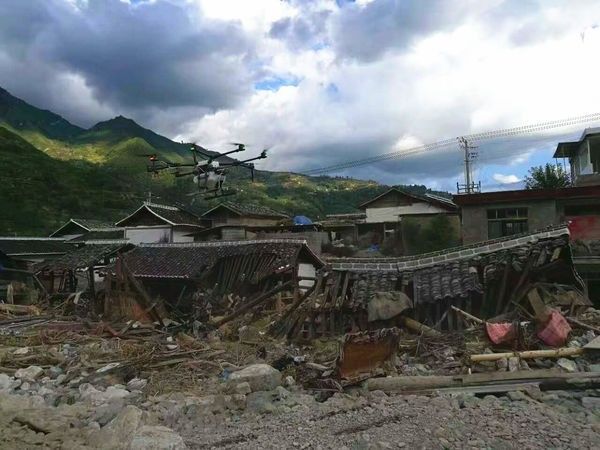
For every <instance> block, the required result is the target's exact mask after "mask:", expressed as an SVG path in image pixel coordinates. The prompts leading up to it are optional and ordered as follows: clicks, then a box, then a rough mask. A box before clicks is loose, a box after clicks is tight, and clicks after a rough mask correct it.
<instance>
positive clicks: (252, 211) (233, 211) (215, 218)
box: [202, 202, 290, 227]
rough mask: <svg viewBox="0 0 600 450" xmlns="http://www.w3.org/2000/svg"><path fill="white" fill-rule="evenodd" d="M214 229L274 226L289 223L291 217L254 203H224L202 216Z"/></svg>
mask: <svg viewBox="0 0 600 450" xmlns="http://www.w3.org/2000/svg"><path fill="white" fill-rule="evenodd" d="M202 218H203V219H208V220H209V221H210V222H211V224H212V227H218V226H222V225H244V226H245V225H248V226H260V225H263V226H273V225H278V224H279V223H280V222H281V221H289V220H290V216H288V215H287V214H284V213H282V212H279V211H275V210H274V209H271V208H267V207H266V206H260V205H255V204H252V203H245V204H241V203H234V202H223V203H220V204H218V205H217V206H215V207H214V208H211V209H209V210H208V211H206V212H205V213H204V214H202Z"/></svg>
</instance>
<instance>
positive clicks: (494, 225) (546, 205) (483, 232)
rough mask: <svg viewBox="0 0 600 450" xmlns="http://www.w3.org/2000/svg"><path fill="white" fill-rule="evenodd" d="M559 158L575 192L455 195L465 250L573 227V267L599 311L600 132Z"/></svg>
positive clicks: (588, 133) (564, 145)
mask: <svg viewBox="0 0 600 450" xmlns="http://www.w3.org/2000/svg"><path fill="white" fill-rule="evenodd" d="M554 157H555V158H564V159H568V160H569V164H570V167H571V179H572V182H573V185H572V186H571V187H565V188H558V189H523V190H514V191H496V192H485V193H475V194H463V195H455V196H454V202H455V203H456V204H458V205H459V206H460V208H461V220H462V238H463V242H464V243H465V244H474V243H477V242H482V241H485V240H487V239H496V238H501V237H504V236H511V235H515V234H519V233H526V232H528V231H529V230H536V229H540V228H543V227H546V226H549V225H555V226H556V225H559V224H562V223H567V224H569V229H570V234H571V243H572V246H573V251H574V262H575V267H576V268H577V271H578V272H579V274H580V275H581V276H582V278H583V279H584V281H585V284H586V290H587V293H588V295H589V297H590V299H591V300H592V301H594V302H595V303H596V305H597V306H598V305H600V303H599V302H600V130H599V129H587V130H585V131H584V132H583V134H582V136H581V139H580V140H579V141H575V142H561V143H559V144H558V145H557V148H556V151H555V153H554Z"/></svg>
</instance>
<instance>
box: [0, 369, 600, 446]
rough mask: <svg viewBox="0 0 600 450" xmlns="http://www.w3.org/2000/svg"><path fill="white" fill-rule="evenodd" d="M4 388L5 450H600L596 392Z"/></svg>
mask: <svg viewBox="0 0 600 450" xmlns="http://www.w3.org/2000/svg"><path fill="white" fill-rule="evenodd" d="M0 381H2V383H1V384H2V385H3V386H4V387H5V388H4V389H3V390H0V448H31V447H34V446H38V445H39V446H46V447H49V448H106V444H107V443H108V442H109V440H110V439H112V440H113V441H114V442H121V443H125V442H127V444H126V445H125V446H124V447H123V448H131V447H132V446H134V447H136V448H184V446H187V448H240V449H241V448H244V449H248V448H251V449H254V448H256V449H270V448H291V449H294V448H300V449H303V448H310V449H328V448H336V449H348V450H354V449H388V448H392V449H395V448H410V449H412V448H427V449H429V448H494V449H509V448H524V449H538V448H539V449H546V448H578V449H588V448H589V449H592V448H596V449H597V448H600V390H594V389H588V390H579V391H559V390H556V391H547V392H542V391H540V390H539V389H537V390H534V389H530V390H529V391H526V392H521V391H514V392H508V393H507V394H506V395H502V396H493V395H486V396H485V397H476V396H474V395H472V394H459V395H454V396H435V395H434V396H424V395H393V396H390V395H387V394H385V393H384V392H382V391H374V392H366V391H363V390H362V389H360V388H353V389H350V390H348V391H347V392H346V393H336V394H335V395H333V396H332V397H330V398H329V399H328V400H327V401H325V402H323V403H319V402H317V401H316V400H315V398H314V397H313V396H311V395H309V393H307V392H305V391H302V390H301V389H300V388H298V387H296V386H293V385H292V386H288V387H287V388H284V387H282V386H277V387H276V388H275V389H273V390H270V391H257V392H252V393H248V394H244V393H239V392H237V393H230V392H228V390H227V389H226V388H227V385H226V383H223V386H222V387H223V391H224V392H219V389H218V388H217V389H216V391H215V392H214V394H211V395H203V396H196V395H194V393H184V392H179V393H173V394H167V395H162V396H152V395H149V394H148V393H143V392H141V391H140V390H138V388H139V387H141V385H142V384H144V383H143V381H142V380H136V381H135V383H131V385H130V386H129V387H128V388H129V390H127V389H126V387H125V386H122V385H113V386H108V387H106V388H104V387H102V386H100V385H91V384H85V383H84V384H82V385H80V386H73V387H71V386H69V384H66V385H65V384H61V383H59V382H57V380H50V378H42V379H41V380H39V383H28V384H29V386H28V389H27V390H24V389H23V388H22V385H21V386H17V383H15V381H16V379H15V378H14V377H11V376H3V377H0ZM241 391H245V392H247V391H248V389H241ZM197 395H198V394H197ZM134 419H135V420H134ZM117 431H118V433H119V435H118V436H117V435H115V433H116V432H117ZM111 436H112V437H111ZM161 442H162V443H168V446H167V447H164V445H163V444H159V443H161ZM152 443H155V444H156V446H154V447H148V446H149V445H151V444H152ZM134 444H135V445H134ZM165 445H167V444H165ZM169 446H170V447H169Z"/></svg>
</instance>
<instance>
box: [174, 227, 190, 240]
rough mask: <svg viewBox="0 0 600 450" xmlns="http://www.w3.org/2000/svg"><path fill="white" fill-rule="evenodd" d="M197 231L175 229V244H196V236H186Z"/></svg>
mask: <svg viewBox="0 0 600 450" xmlns="http://www.w3.org/2000/svg"><path fill="white" fill-rule="evenodd" d="M194 231H195V229H192V228H190V229H173V242H194V236H185V235H186V234H190V233H193V232H194Z"/></svg>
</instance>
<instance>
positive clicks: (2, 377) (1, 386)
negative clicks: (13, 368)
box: [0, 373, 14, 391]
mask: <svg viewBox="0 0 600 450" xmlns="http://www.w3.org/2000/svg"><path fill="white" fill-rule="evenodd" d="M13 381H14V378H13V377H9V376H8V375H6V374H5V373H0V391H4V390H8V389H11V386H12V384H13Z"/></svg>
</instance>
